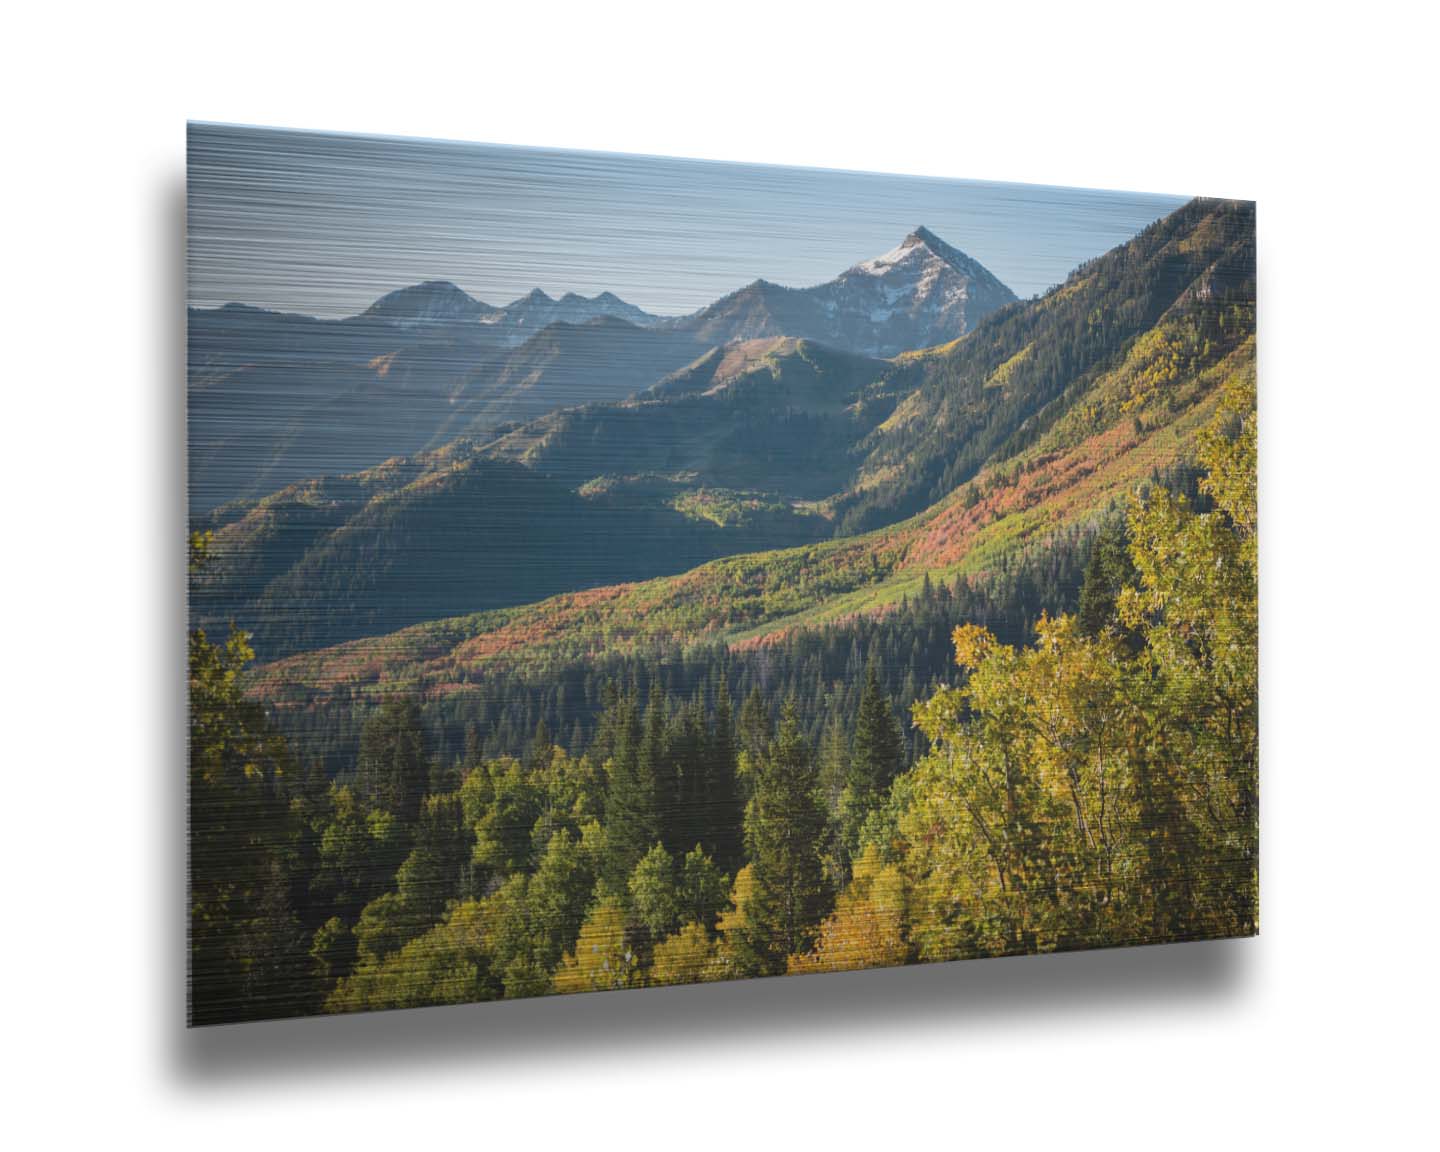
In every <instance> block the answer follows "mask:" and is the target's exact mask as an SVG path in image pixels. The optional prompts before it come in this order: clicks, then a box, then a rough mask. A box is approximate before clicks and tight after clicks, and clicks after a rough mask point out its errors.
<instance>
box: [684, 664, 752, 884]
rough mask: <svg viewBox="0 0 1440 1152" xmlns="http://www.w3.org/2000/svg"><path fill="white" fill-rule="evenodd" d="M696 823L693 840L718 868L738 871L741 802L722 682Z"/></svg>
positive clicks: (727, 701)
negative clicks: (703, 797)
mask: <svg viewBox="0 0 1440 1152" xmlns="http://www.w3.org/2000/svg"><path fill="white" fill-rule="evenodd" d="M700 823H701V827H700V829H699V835H698V836H697V837H696V839H697V840H698V841H700V842H701V843H702V844H704V845H705V846H706V847H707V848H708V849H709V851H710V854H711V855H712V856H713V857H714V859H715V861H716V863H717V864H718V865H719V866H720V868H721V869H722V870H725V871H729V870H731V869H735V868H738V867H739V866H740V860H741V856H742V854H743V852H744V846H745V827H744V826H745V801H744V799H743V797H742V796H741V794H740V780H739V775H738V771H737V764H736V749H735V730H734V719H733V717H732V714H731V707H730V691H729V689H728V688H726V687H725V682H724V681H723V680H722V681H721V682H720V689H719V691H718V692H717V694H716V699H715V717H714V721H713V722H712V724H711V727H710V733H709V738H708V739H707V740H706V742H705V800H704V807H703V809H702V818H701V821H700Z"/></svg>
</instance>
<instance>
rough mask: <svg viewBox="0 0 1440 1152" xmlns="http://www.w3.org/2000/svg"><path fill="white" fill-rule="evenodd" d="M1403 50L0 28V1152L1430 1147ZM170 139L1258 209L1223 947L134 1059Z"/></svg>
mask: <svg viewBox="0 0 1440 1152" xmlns="http://www.w3.org/2000/svg"><path fill="white" fill-rule="evenodd" d="M1428 18H1429V17H1428V13H1426V12H1425V9H1424V8H1422V6H1420V5H1416V6H1414V7H1413V8H1408V7H1407V6H1402V5H1399V4H1390V3H1382V2H1374V3H1370V4H1366V5H1330V4H1323V3H1316V4H1310V5H1305V6H1303V7H1302V6H1295V7H1294V8H1291V7H1290V6H1281V5H1275V6H1274V7H1273V8H1269V9H1266V8H1264V7H1262V6H1261V5H1257V4H1254V3H1231V2H1229V0H1211V2H1209V3H1204V4H1187V5H1176V4H1168V5H1160V4H1156V3H1153V2H1152V3H1137V4H1100V3H1088V4H1087V3H1073V2H1071V3H1055V4H1051V3H1024V4H1005V3H998V2H994V0H992V2H991V3H987V4H984V5H972V4H960V3H954V2H940V3H934V4H920V3H907V2H901V0H884V2H872V3H869V4H866V5H857V6H853V7H852V6H850V5H845V4H840V3H831V4H825V5H816V6H815V7H813V8H805V7H802V6H800V5H787V4H783V3H780V2H779V0H770V2H769V3H750V2H742V0H725V2H723V3H713V4H705V5H681V4H655V5H649V6H645V5H625V4H614V3H599V2H596V3H590V4H573V5H571V4H545V5H540V4H534V5H528V6H527V5H524V4H521V3H515V2H513V0H512V2H511V3H510V4H507V5H503V6H502V5H492V4H486V3H470V4H466V5H457V6H453V7H438V6H435V7H432V6H429V5H421V4H408V5H405V4H396V3H393V2H392V3H386V4H371V3H364V2H358V0H352V2H350V3H346V4H342V5H333V6H331V5H320V4H301V3H299V2H297V0H290V2H289V3H267V2H259V0H253V2H250V3H246V4H234V3H231V4H221V5H199V4H194V3H187V4H178V3H175V4H149V5H144V4H130V5H124V4H120V5H116V4H106V5H94V6H93V7H86V6H66V7H65V8H64V9H63V10H62V9H61V8H60V7H59V6H50V7H48V8H46V7H44V6H41V5H23V6H21V7H19V8H17V9H15V10H12V11H11V12H10V13H9V14H8V16H7V19H6V31H5V39H6V51H5V65H4V68H3V72H0V85H3V87H4V105H3V106H4V108H5V125H6V127H5V136H6V140H5V143H6V148H5V156H6V163H5V166H4V167H5V175H4V177H3V180H0V195H3V196H4V198H5V200H6V203H7V210H6V212H5V216H4V222H5V228H4V237H5V245H4V251H5V259H4V272H3V274H0V291H3V293H4V313H3V315H4V329H3V333H4V334H3V340H4V355H3V359H0V388H3V409H0V410H3V412H4V420H3V427H4V445H5V451H4V452H3V454H0V468H3V470H4V473H3V475H4V487H3V492H4V494H5V497H6V499H5V503H4V513H3V516H4V521H5V531H4V538H5V540H6V547H5V560H4V562H3V564H0V572H3V580H4V582H5V586H6V592H5V597H4V599H3V601H0V603H3V605H4V609H3V610H4V620H5V627H4V628H3V630H0V651H3V653H4V655H5V657H6V658H5V659H4V660H3V661H0V676H3V678H4V696H3V699H4V702H5V710H4V711H5V720H4V724H3V728H0V731H3V733H4V739H3V741H0V747H3V749H4V751H3V758H0V766H3V772H4V785H3V788H0V804H3V812H4V820H5V823H4V825H3V834H0V844H3V846H4V853H5V856H4V864H5V872H4V878H5V880H6V886H5V896H4V903H5V917H6V923H5V945H4V948H3V950H0V954H3V957H4V959H3V963H4V983H3V987H4V989H5V992H6V996H5V1005H4V1015H3V1019H4V1022H5V1043H4V1049H3V1050H4V1053H5V1058H6V1059H7V1061H9V1062H10V1063H12V1064H13V1065H14V1068H13V1069H12V1070H11V1072H10V1073H9V1075H7V1076H6V1080H5V1083H6V1088H7V1096H9V1098H10V1101H11V1109H10V1111H9V1114H8V1117H7V1120H8V1122H7V1124H6V1129H7V1131H8V1132H14V1133H17V1135H18V1140H17V1142H15V1143H13V1144H12V1146H14V1147H24V1148H28V1147H41V1146H56V1147H64V1146H93V1144H96V1143H98V1142H100V1141H107V1142H108V1141H109V1140H111V1139H113V1140H115V1141H121V1140H124V1141H127V1142H128V1140H129V1139H132V1138H133V1139H134V1140H135V1141H136V1143H137V1144H140V1145H141V1146H147V1147H157V1148H170V1147H198V1146H204V1147H208V1148H231V1147H236V1148H239V1147H246V1148H254V1147H257V1146H260V1147H267V1148H269V1147H273V1148H283V1147H290V1146H306V1147H312V1148H313V1147H341V1148H351V1147H354V1148H362V1147H389V1148H400V1147H405V1148H415V1149H426V1148H433V1147H445V1148H468V1147H487V1146H489V1147H519V1146H525V1147H550V1146H556V1147H561V1146H567V1145H568V1146H570V1147H583V1148H586V1149H590V1148H609V1147H624V1148H645V1147H652V1146H654V1147H663V1146H672V1145H683V1146H685V1147H691V1146H694V1147H726V1148H731V1149H734V1148H742V1149H751V1148H756V1149H758V1148H771V1147H787V1146H788V1147H798V1146H802V1145H804V1146H814V1145H820V1146H827V1147H828V1146H834V1145H839V1146H846V1145H856V1146H868V1147H901V1146H905V1145H912V1144H924V1145H926V1146H928V1147H932V1148H964V1147H979V1146H999V1145H1004V1146H1015V1145H1019V1146H1027V1145H1033V1144H1041V1143H1051V1142H1063V1143H1064V1145H1065V1146H1067V1147H1076V1148H1085V1147H1113V1146H1131V1145H1135V1146H1139V1145H1151V1146H1155V1145H1178V1146H1181V1147H1187V1146H1194V1147H1205V1146H1213V1145H1217V1144H1218V1145H1222V1146H1229V1145H1232V1144H1239V1145H1241V1146H1247V1145H1253V1144H1260V1143H1262V1142H1264V1143H1268V1144H1271V1145H1272V1146H1274V1147H1289V1146H1298V1145H1300V1142H1301V1141H1302V1140H1305V1141H1316V1140H1318V1141H1323V1142H1327V1143H1328V1142H1329V1141H1330V1140H1335V1139H1344V1140H1346V1141H1347V1142H1350V1141H1353V1142H1356V1143H1363V1145H1364V1146H1370V1147H1383V1146H1396V1145H1404V1144H1409V1143H1412V1142H1419V1141H1420V1139H1421V1137H1422V1135H1426V1134H1428V1137H1429V1138H1431V1139H1433V1130H1428V1129H1430V1126H1429V1125H1426V1126H1424V1127H1422V1126H1420V1122H1421V1120H1422V1119H1423V1118H1424V1114H1423V1113H1422V1104H1423V1103H1424V1098H1425V1096H1427V1095H1428V1094H1430V1093H1431V1092H1433V1073H1434V1047H1433V1043H1434V1042H1433V1035H1434V1025H1435V1023H1436V1020H1435V1001H1436V997H1435V990H1434V988H1435V985H1434V980H1433V975H1432V974H1433V971H1434V964H1435V960H1434V953H1433V951H1432V947H1433V944H1434V940H1435V920H1436V896H1435V868H1434V865H1433V857H1432V855H1431V843H1432V842H1433V841H1432V837H1431V836H1430V832H1431V830H1432V829H1434V828H1435V827H1436V820H1435V809H1436V800H1437V796H1436V792H1437V789H1436V782H1435V781H1436V773H1437V770H1440V754H1437V740H1436V732H1435V723H1434V721H1435V716H1436V711H1437V707H1436V703H1437V702H1436V689H1437V687H1440V677H1437V675H1436V654H1437V640H1440V636H1437V628H1436V623H1435V610H1436V603H1435V600H1436V597H1435V587H1436V564H1437V557H1436V545H1435V509H1436V501H1435V497H1434V496H1433V494H1432V493H1433V487H1434V484H1433V480H1432V479H1431V477H1432V476H1433V475H1434V474H1435V469H1434V467H1433V465H1434V459H1433V458H1434V456H1435V453H1436V428H1435V424H1436V417H1437V414H1440V413H1437V403H1436V389H1437V385H1440V372H1437V368H1436V364H1437V359H1436V346H1435V345H1436V341H1435V339H1434V335H1435V325H1436V301H1435V297H1434V292H1433V289H1432V284H1433V281H1434V270H1435V268H1436V265H1437V250H1436V247H1437V246H1436V241H1435V231H1436V220H1437V212H1436V208H1435V204H1434V194H1435V185H1434V181H1433V171H1432V169H1431V165H1432V164H1433V163H1434V152H1435V111H1436V105H1437V102H1436V91H1435V87H1436V85H1435V81H1434V78H1433V77H1434V59H1433V50H1434V45H1435V36H1434V28H1433V27H1431V28H1428V29H1427V28H1425V27H1423V23H1424V21H1426V20H1427V19H1428ZM187 117H191V118H197V119H212V120H228V121H243V122H250V123H262V124H277V125H287V126H297V127H314V128H330V129H347V130H356V131H376V132H386V133H394V134H415V135H430V136H441V137H453V138H460V139H478V140H490V141H500V142H510V143H530V144H545V145H556V146H567V145H569V146H580V147H586V148H598V149H616V150H624V151H636V152H652V153H670V154H680V155H691V156H702V157H711V158H722V159H737V160H751V161H775V162H785V163H799V164H817V165H824V166H830V167H849V168H867V169H881V170H893V171H898V172H915V173H927V174H939V175H953V176H966V177H979V178H986V177H989V178H998V179H1011V180H1026V181H1040V182H1046V183H1070V184H1080V185H1095V186H1111V187H1126V188H1139V189H1149V190H1157V191H1177V192H1194V193H1207V194H1219V195H1236V196H1245V197H1253V198H1255V199H1257V200H1258V201H1259V202H1260V228H1261V236H1260V240H1261V244H1260V269H1261V294H1262V300H1261V334H1262V335H1261V338H1262V345H1263V348H1262V377H1261V389H1262V391H1261V396H1262V421H1263V431H1262V501H1263V518H1264V525H1263V544H1262V547H1263V555H1264V584H1263V598H1264V599H1263V603H1264V609H1263V611H1264V665H1263V670H1264V747H1263V763H1264V770H1263V790H1264V874H1263V889H1262V891H1263V897H1262V898H1263V918H1262V919H1263V933H1264V934H1263V936H1262V937H1261V938H1260V939H1259V940H1256V941H1244V942H1235V943H1228V944H1213V945H1194V946H1189V947H1175V948H1162V949H1149V950H1142V951H1136V952H1129V953H1118V952H1117V953H1107V954H1096V955H1090V956H1075V957H1051V958H1042V959H1029V960H1018V961H1001V962H988V963H979V964H970V965H951V966H947V967H941V968H931V969H913V970H907V971H903V972H879V973H863V974H857V975H853V976H835V977H822V978H814V979H810V980H806V981H770V982H765V983H758V984H751V985H736V986H726V987H711V988H704V989H696V990H675V991H659V992H653V993H644V994H638V995H637V994H621V995H613V996H603V997H588V998H581V999H570V1000H564V1001H549V1002H538V1003H532V1004H504V1005H491V1006H480V1007H477V1008H474V1009H461V1010H441V1011H430V1012H421V1013H402V1014H391V1015H388V1016H381V1017H374V1018H369V1019H351V1020H327V1021H317V1022H306V1023H298V1024H279V1025H267V1026H258V1027H248V1028H238V1029H229V1030H220V1031H212V1032H210V1033H206V1034H203V1035H193V1036H186V1035H184V1034H182V1032H181V1030H180V1027H179V1023H180V1005H181V999H182V971H183V970H182V958H181V950H182V949H181V944H182V940H181V935H180V931H181V929H180V907H181V903H180V902H181V897H182V893H183V887H182V885H183V880H182V869H183V856H182V849H181V838H182V829H181V824H182V821H183V812H182V810H181V807H180V797H181V789H182V780H183V775H182V757H183V728H182V725H183V716H182V713H181V711H180V696H181V691H182V688H183V680H182V647H181V644H182V639H181V635H182V633H181V630H182V627H183V624H182V619H181V616H180V609H179V606H180V598H181V592H182V585H181V575H180V573H181V563H182V558H181V552H180V542H181V534H180V531H179V524H180V521H181V508H182V505H181V498H180V484H181V473H180V444H181V441H182V436H183V422H182V409H181V396H182V388H183V379H182V372H181V370H182V360H181V355H182V341H183V332H182V329H181V317H182V311H181V306H182V268H181V257H182V247H181V236H182V230H183V185H184V167H183V164H184V156H183V148H184V134H183V126H184V121H185V119H186V118H187ZM16 1105H18V1110H17V1109H16V1108H15V1106H16ZM1427 1130H1428V1132H1427ZM11 1139H12V1140H16V1139H17V1137H13V1136H12V1137H11Z"/></svg>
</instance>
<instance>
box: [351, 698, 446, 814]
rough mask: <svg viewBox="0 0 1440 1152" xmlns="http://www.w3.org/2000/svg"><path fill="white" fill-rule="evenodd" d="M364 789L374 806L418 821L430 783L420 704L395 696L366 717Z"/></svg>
mask: <svg viewBox="0 0 1440 1152" xmlns="http://www.w3.org/2000/svg"><path fill="white" fill-rule="evenodd" d="M357 775H358V779H359V784H360V793H361V795H362V796H364V797H365V799H366V801H367V802H368V803H369V804H370V805H371V807H374V808H379V809H381V810H382V811H385V812H390V813H393V814H394V815H396V816H398V817H400V819H401V820H403V821H405V822H407V823H414V821H415V818H416V816H418V815H419V812H420V802H421V801H422V800H423V799H424V798H425V794H426V792H427V791H428V788H429V783H430V767H429V764H428V762H427V760H426V757H425V739H424V735H423V733H422V731H421V728H420V708H419V706H418V705H417V704H416V703H415V701H414V700H412V699H410V698H408V697H392V698H391V699H389V700H386V701H385V702H384V703H383V704H381V705H380V707H379V709H378V710H377V711H376V712H375V713H374V714H373V715H371V716H370V718H369V719H368V720H366V721H365V727H364V729H363V730H362V732H361V734H360V760H359V764H358V766H357Z"/></svg>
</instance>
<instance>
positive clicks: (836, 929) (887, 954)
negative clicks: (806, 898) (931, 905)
mask: <svg viewBox="0 0 1440 1152" xmlns="http://www.w3.org/2000/svg"><path fill="white" fill-rule="evenodd" d="M906 903H907V901H906V885H905V879H904V877H903V876H902V875H901V873H900V869H899V868H898V867H896V866H895V865H893V864H886V863H885V862H884V860H883V859H882V858H881V856H880V852H879V850H878V849H877V848H876V847H875V846H874V845H873V844H872V845H868V846H867V847H866V849H865V851H864V853H863V854H862V855H861V857H860V859H859V860H857V861H856V862H855V871H854V874H853V876H852V878H851V880H850V885H849V887H847V888H846V889H845V891H844V892H843V893H842V894H841V896H840V899H839V900H838V901H836V904H835V911H834V912H833V913H832V914H831V915H830V916H829V917H827V918H826V920H825V921H824V923H822V924H821V925H820V934H819V936H818V937H817V939H816V941H815V947H814V949H813V950H812V951H810V952H808V953H805V954H804V955H800V956H791V957H790V960H789V964H788V971H789V972H790V973H792V974H797V973H803V972H845V971H849V970H852V969H855V968H884V967H889V966H891V965H895V964H903V963H905V961H906V960H908V959H909V957H910V946H909V944H908V943H907V941H906V939H905V924H906V920H907V911H906Z"/></svg>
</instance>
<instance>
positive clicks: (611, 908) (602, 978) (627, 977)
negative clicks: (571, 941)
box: [555, 895, 642, 992]
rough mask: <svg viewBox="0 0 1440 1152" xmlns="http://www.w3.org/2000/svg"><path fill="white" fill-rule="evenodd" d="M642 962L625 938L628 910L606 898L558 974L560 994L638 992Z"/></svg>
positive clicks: (592, 912) (592, 911)
mask: <svg viewBox="0 0 1440 1152" xmlns="http://www.w3.org/2000/svg"><path fill="white" fill-rule="evenodd" d="M641 983H642V980H641V973H640V966H639V960H638V958H637V957H636V955H635V951H634V949H633V948H632V947H631V946H630V943H629V942H628V941H627V939H626V935H625V909H624V908H623V907H622V906H621V904H620V901H619V899H618V898H616V897H614V896H609V895H606V896H603V897H601V899H600V900H599V901H597V902H596V904H595V906H594V907H593V908H591V909H590V913H589V915H587V916H586V917H585V923H584V924H582V925H581V927H580V938H579V939H578V940H576V942H575V951H574V952H572V953H568V954H567V955H566V956H565V958H564V960H562V961H561V962H560V967H559V968H558V969H557V970H556V972H555V991H556V992H603V991H607V990H609V989H614V988H637V987H639V986H640V984H641Z"/></svg>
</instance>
